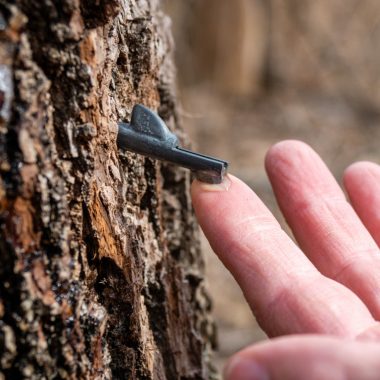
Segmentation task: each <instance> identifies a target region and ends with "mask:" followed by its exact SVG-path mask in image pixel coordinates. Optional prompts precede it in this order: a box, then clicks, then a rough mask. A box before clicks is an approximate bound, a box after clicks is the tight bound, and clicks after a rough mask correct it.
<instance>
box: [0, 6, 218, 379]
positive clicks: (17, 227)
mask: <svg viewBox="0 0 380 380" xmlns="http://www.w3.org/2000/svg"><path fill="white" fill-rule="evenodd" d="M169 30H170V22H169V20H168V18H167V17H166V16H165V15H164V14H163V13H162V12H161V11H160V8H159V4H158V0H108V1H106V0H61V1H58V0H39V1H28V0H15V1H9V0H8V1H6V0H5V1H4V0H0V174H1V176H0V218H1V220H0V227H1V230H0V233H1V240H0V255H1V265H0V291H1V294H0V297H1V298H0V317H1V321H0V342H1V348H0V362H1V373H0V378H10V379H20V378H28V379H50V378H54V379H55V378H56V379H58V378H63V379H78V378H86V379H103V378H104V379H106V378H114V379H182V380H185V379H188V380H190V379H207V378H211V377H213V376H214V375H213V370H212V369H211V365H210V352H211V346H212V345H213V342H214V325H213V323H212V321H211V319H210V317H209V309H210V301H209V299H208V296H207V292H206V291H205V286H204V281H203V260H202V257H201V254H200V247H199V242H198V228H197V225H196V222H195V219H194V216H193V212H192V208H191V202H190V197H189V186H190V174H189V173H188V172H187V171H185V170H182V169H179V168H176V167H173V166H170V165H168V164H162V163H159V162H157V161H154V160H151V159H149V158H144V157H142V156H140V155H137V154H133V153H125V152H121V151H119V150H118V149H117V146H116V135H117V125H116V123H117V121H118V120H124V119H128V117H129V115H130V112H131V109H132V106H133V105H134V104H135V103H142V104H145V105H146V106H148V107H150V108H153V109H156V110H158V112H159V114H160V115H161V117H162V118H163V119H164V120H165V121H166V122H167V124H168V126H169V128H170V129H172V130H173V131H175V132H176V133H177V134H179V135H180V137H181V139H182V143H183V144H184V145H185V146H186V145H188V141H187V140H186V138H185V136H184V134H183V133H182V131H181V129H180V126H179V121H178V114H177V111H176V101H175V94H174V90H173V87H174V86H173V78H174V69H173V65H172V60H171V51H172V42H171V36H170V32H169Z"/></svg>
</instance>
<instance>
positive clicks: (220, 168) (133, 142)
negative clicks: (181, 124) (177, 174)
mask: <svg viewBox="0 0 380 380" xmlns="http://www.w3.org/2000/svg"><path fill="white" fill-rule="evenodd" d="M118 126H119V132H118V135H117V144H118V146H119V148H120V149H125V150H130V151H132V152H136V153H140V154H142V155H144V156H149V157H152V158H156V159H158V160H163V161H168V162H172V163H174V164H177V165H180V166H184V167H185V168H188V169H190V170H192V171H193V172H194V174H195V177H196V178H197V179H199V180H200V181H203V182H207V183H221V182H222V180H223V176H224V174H225V173H226V172H227V167H228V162H226V161H222V160H218V159H216V158H212V157H208V156H204V155H202V154H199V153H194V152H191V151H189V150H186V149H183V148H180V147H179V146H178V144H179V143H178V139H177V137H176V136H175V135H174V134H173V133H172V132H170V131H169V129H168V127H167V126H166V125H165V123H164V122H163V120H162V119H161V118H160V117H159V116H158V115H157V114H156V113H154V112H153V111H151V110H150V109H148V108H146V107H144V106H142V105H141V104H136V105H135V106H134V107H133V110H132V117H131V121H130V123H129V124H128V123H121V122H120V123H118Z"/></svg>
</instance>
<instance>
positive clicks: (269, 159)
mask: <svg viewBox="0 0 380 380" xmlns="http://www.w3.org/2000/svg"><path fill="white" fill-rule="evenodd" d="M310 152H314V151H313V149H312V148H311V147H310V146H309V145H308V144H306V143H304V142H303V141H300V140H284V141H280V142H278V143H276V144H274V145H273V146H272V147H271V148H270V149H269V150H268V152H267V154H266V156H265V168H266V170H267V171H269V172H270V171H271V169H272V168H276V167H277V166H278V164H279V163H282V162H287V161H288V160H289V158H290V157H292V158H294V157H296V156H302V155H306V154H310Z"/></svg>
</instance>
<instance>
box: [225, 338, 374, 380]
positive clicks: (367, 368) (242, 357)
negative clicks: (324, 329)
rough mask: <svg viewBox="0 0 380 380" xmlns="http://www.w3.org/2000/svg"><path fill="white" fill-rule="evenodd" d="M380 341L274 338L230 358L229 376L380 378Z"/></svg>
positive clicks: (251, 379) (232, 379)
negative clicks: (379, 342)
mask: <svg viewBox="0 0 380 380" xmlns="http://www.w3.org/2000/svg"><path fill="white" fill-rule="evenodd" d="M379 358H380V345H379V344H378V343H377V344H376V343H372V342H362V341H348V340H343V339H339V338H333V337H327V336H316V335H314V336H313V335H303V336H302V335H301V336H294V337H285V338H278V339H273V340H271V341H268V342H264V343H260V344H257V345H254V346H251V347H248V348H246V349H244V350H243V351H241V352H239V353H238V354H236V355H235V356H233V357H232V359H230V361H229V362H228V363H227V366H226V369H225V379H226V380H304V379H308V380H325V379H326V380H378V379H379V374H380V360H379Z"/></svg>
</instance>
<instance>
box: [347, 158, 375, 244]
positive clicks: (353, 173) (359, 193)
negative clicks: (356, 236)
mask: <svg viewBox="0 0 380 380" xmlns="http://www.w3.org/2000/svg"><path fill="white" fill-rule="evenodd" d="M344 186H345V188H346V190H347V193H348V196H349V198H350V200H351V203H352V206H353V207H354V209H355V211H356V213H357V214H358V215H359V217H360V219H361V220H362V222H363V223H364V225H365V226H366V227H367V229H368V231H369V232H370V234H371V235H372V237H373V238H374V239H375V241H376V243H377V245H378V246H379V247H380V166H379V165H377V164H375V163H372V162H357V163H355V164H353V165H351V166H349V167H348V168H347V169H346V171H345V173H344Z"/></svg>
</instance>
